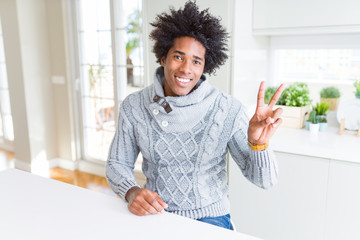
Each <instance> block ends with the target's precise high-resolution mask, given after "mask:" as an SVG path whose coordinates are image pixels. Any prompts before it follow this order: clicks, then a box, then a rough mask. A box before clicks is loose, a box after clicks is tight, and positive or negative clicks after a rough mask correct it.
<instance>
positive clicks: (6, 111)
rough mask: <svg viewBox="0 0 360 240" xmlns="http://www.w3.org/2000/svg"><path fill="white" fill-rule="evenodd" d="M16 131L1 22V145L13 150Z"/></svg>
mask: <svg viewBox="0 0 360 240" xmlns="http://www.w3.org/2000/svg"><path fill="white" fill-rule="evenodd" d="M13 141H14V129H13V121H12V115H11V107H10V96H9V87H8V79H7V73H6V63H5V50H4V41H3V34H2V30H1V22H0V145H2V146H3V147H5V148H10V149H12V147H13V146H12V142H13Z"/></svg>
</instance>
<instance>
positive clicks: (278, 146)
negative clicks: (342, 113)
mask: <svg viewBox="0 0 360 240" xmlns="http://www.w3.org/2000/svg"><path fill="white" fill-rule="evenodd" d="M338 132H339V128H335V127H328V129H327V131H326V132H319V133H318V135H317V136H313V135H311V133H310V131H307V130H305V129H294V128H284V127H280V128H279V129H278V130H277V132H276V133H275V135H274V136H273V137H272V139H271V140H270V147H271V148H272V149H273V150H274V151H277V152H284V153H292V154H299V155H305V156H313V157H320V158H327V159H333V160H340V161H348V162H355V163H360V137H357V136H355V135H348V134H343V135H339V134H338Z"/></svg>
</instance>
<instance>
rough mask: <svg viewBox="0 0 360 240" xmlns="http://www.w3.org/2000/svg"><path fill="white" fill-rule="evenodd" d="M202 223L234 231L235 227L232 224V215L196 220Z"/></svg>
mask: <svg viewBox="0 0 360 240" xmlns="http://www.w3.org/2000/svg"><path fill="white" fill-rule="evenodd" d="M196 220H198V221H200V222H205V223H209V224H212V225H215V226H219V227H223V228H226V229H230V230H234V228H233V225H232V224H231V222H230V214H226V215H224V216H219V217H205V218H199V219H196Z"/></svg>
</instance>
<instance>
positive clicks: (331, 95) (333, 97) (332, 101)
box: [320, 87, 340, 110]
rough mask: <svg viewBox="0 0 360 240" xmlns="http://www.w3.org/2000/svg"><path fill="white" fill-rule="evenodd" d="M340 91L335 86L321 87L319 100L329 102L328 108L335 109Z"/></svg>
mask: <svg viewBox="0 0 360 240" xmlns="http://www.w3.org/2000/svg"><path fill="white" fill-rule="evenodd" d="M339 98H340V91H339V89H338V88H336V87H326V88H323V89H321V92H320V101H321V102H326V103H328V104H329V110H337V108H338V106H339Z"/></svg>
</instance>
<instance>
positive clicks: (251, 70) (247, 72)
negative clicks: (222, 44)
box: [231, 0, 269, 106]
mask: <svg viewBox="0 0 360 240" xmlns="http://www.w3.org/2000/svg"><path fill="white" fill-rule="evenodd" d="M234 12H235V13H234V22H235V24H234V36H233V41H234V42H233V54H234V56H233V59H232V60H233V83H232V85H233V86H232V89H231V92H232V95H233V96H235V97H236V98H237V99H239V100H240V101H241V102H242V103H243V104H245V105H246V106H252V105H254V104H256V97H257V93H258V89H259V85H260V82H261V81H266V80H268V67H267V66H268V61H269V37H266V36H253V34H252V0H242V1H235V7H234Z"/></svg>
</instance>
